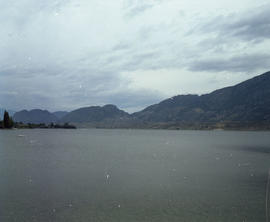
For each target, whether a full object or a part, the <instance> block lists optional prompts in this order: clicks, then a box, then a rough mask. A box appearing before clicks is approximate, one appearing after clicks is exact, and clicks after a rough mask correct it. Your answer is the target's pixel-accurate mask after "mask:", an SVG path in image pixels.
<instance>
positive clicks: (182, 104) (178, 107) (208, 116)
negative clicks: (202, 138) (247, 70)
mask: <svg viewBox="0 0 270 222" xmlns="http://www.w3.org/2000/svg"><path fill="white" fill-rule="evenodd" d="M132 116H133V117H134V118H138V119H140V120H143V121H147V122H220V121H239V122H247V121H249V122H252V121H253V122H261V121H268V122H270V72H267V73H265V74H263V75H260V76H257V77H254V78H252V79H249V80H247V81H244V82H242V83H240V84H237V85H235V86H231V87H226V88H223V89H219V90H216V91H214V92H212V93H209V94H204V95H201V96H198V95H179V96H175V97H172V98H170V99H166V100H164V101H162V102H160V103H159V104H155V105H152V106H149V107H147V108H145V109H144V110H142V111H140V112H137V113H134V114H132Z"/></svg>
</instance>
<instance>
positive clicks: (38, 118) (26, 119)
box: [13, 109, 58, 124]
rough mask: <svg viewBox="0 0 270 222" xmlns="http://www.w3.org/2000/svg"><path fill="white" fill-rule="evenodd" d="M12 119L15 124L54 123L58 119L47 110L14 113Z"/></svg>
mask: <svg viewBox="0 0 270 222" xmlns="http://www.w3.org/2000/svg"><path fill="white" fill-rule="evenodd" d="M13 119H14V121H16V122H23V123H37V124H38V123H46V124H48V123H52V122H53V123H55V122H57V121H58V118H57V117H56V116H55V115H53V114H52V113H50V112H49V111H47V110H41V109H33V110H30V111H27V110H22V111H20V112H16V113H15V114H14V115H13Z"/></svg>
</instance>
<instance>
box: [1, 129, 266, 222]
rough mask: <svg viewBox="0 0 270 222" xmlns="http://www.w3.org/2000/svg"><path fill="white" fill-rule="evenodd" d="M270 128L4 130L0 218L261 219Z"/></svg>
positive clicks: (69, 221)
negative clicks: (235, 130) (236, 130)
mask: <svg viewBox="0 0 270 222" xmlns="http://www.w3.org/2000/svg"><path fill="white" fill-rule="evenodd" d="M269 168H270V133H269V132H226V131H166V130H101V129H77V130H63V129H59V130H53V129H49V130H46V129H44V130H10V131H3V130H2V131H0V221H3V222H15V221H18V222H33V221H38V222H50V221H52V222H88V221H91V222H95V221H100V222H107V221H110V222H112V221H117V222H129V221H130V222H135V221H140V222H151V221H153V222H159V221H162V222H164V221H168V222H173V221H177V222H179V221H181V222H182V221H183V222H193V221H196V222H198V221H207V222H219V221H220V222H223V221H224V222H225V221H226V222H234V221H237V222H243V221H245V222H248V221H252V222H255V221H256V222H260V221H263V222H264V221H266V199H267V198H266V190H267V181H268V171H269Z"/></svg>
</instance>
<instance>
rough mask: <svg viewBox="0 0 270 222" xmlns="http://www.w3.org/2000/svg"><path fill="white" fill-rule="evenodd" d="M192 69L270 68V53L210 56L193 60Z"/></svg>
mask: <svg viewBox="0 0 270 222" xmlns="http://www.w3.org/2000/svg"><path fill="white" fill-rule="evenodd" d="M189 69H190V70H191V71H209V72H223V71H230V72H245V73H248V72H254V71H256V70H260V69H266V70H268V69H270V54H250V55H239V56H234V57H230V58H209V59H202V60H197V61H192V63H191V64H189Z"/></svg>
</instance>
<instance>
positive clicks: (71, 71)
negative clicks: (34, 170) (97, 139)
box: [0, 0, 270, 112]
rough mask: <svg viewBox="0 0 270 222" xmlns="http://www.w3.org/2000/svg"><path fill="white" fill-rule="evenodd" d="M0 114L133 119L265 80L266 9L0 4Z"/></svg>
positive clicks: (125, 0) (262, 1)
mask: <svg viewBox="0 0 270 222" xmlns="http://www.w3.org/2000/svg"><path fill="white" fill-rule="evenodd" d="M0 5H1V7H0V39H1V41H0V107H1V108H7V109H11V110H17V111H19V110H22V109H28V110H30V109H34V108H40V109H47V110H49V111H58V110H67V111H71V110H74V109H77V108H79V107H85V106H93V105H105V104H115V105H117V106H118V107H120V108H121V109H124V110H126V111H128V112H134V111H138V110H141V109H143V108H145V107H146V106H148V105H151V104H154V103H158V102H160V101H161V100H163V99H166V98H169V97H172V96H175V95H179V94H205V93H210V92H211V91H213V90H215V89H218V88H222V87H226V86H230V85H234V84H237V83H239V82H241V81H244V80H247V79H249V78H252V77H254V76H256V75H259V74H262V73H264V72H266V71H269V70H270V16H269V15H270V3H269V0H256V1H254V0H237V1H235V0H215V1H214V0H204V1H198V0H110V1H100V0H76V1H75V0H46V1H44V0H8V1H7V0H0Z"/></svg>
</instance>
